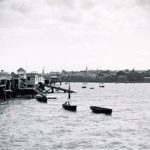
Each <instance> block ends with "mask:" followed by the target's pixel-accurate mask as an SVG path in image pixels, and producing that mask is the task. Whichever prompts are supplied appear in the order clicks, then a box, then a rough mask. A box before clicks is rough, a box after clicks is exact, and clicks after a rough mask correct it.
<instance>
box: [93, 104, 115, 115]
mask: <svg viewBox="0 0 150 150" xmlns="http://www.w3.org/2000/svg"><path fill="white" fill-rule="evenodd" d="M90 108H91V109H92V111H93V112H94V113H103V114H108V115H110V114H111V113H112V109H109V108H103V107H98V106H90Z"/></svg>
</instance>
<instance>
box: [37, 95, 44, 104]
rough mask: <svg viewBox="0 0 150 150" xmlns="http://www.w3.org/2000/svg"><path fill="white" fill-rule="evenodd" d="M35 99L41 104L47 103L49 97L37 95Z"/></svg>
mask: <svg viewBox="0 0 150 150" xmlns="http://www.w3.org/2000/svg"><path fill="white" fill-rule="evenodd" d="M35 98H36V99H37V101H39V102H42V103H47V97H46V96H41V95H37V96H36V97H35Z"/></svg>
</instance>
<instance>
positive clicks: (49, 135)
mask: <svg viewBox="0 0 150 150" xmlns="http://www.w3.org/2000/svg"><path fill="white" fill-rule="evenodd" d="M62 86H64V87H66V86H68V85H66V84H63V85H62ZM81 86H82V84H81V83H71V89H72V90H74V91H76V92H77V93H73V94H71V101H70V103H71V104H75V105H77V106H78V107H77V112H69V111H66V110H64V109H63V108H62V106H61V105H62V103H64V102H65V101H66V99H67V94H66V93H54V94H50V95H48V96H56V97H57V99H49V100H48V103H47V104H44V103H39V102H38V101H36V100H35V99H30V100H29V99H15V100H10V101H6V102H1V103H0V150H146V149H147V150H149V149H150V144H149V139H150V84H144V83H141V84H114V83H111V84H110V83H108V84H105V88H99V85H98V83H88V84H87V88H86V89H82V88H81ZM90 87H94V89H90ZM91 105H97V106H101V107H108V108H112V109H113V112H112V115H111V116H109V115H104V114H94V113H92V112H91V110H90V108H89V107H90V106H91Z"/></svg>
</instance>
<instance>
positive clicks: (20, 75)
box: [17, 68, 27, 79]
mask: <svg viewBox="0 0 150 150" xmlns="http://www.w3.org/2000/svg"><path fill="white" fill-rule="evenodd" d="M17 74H18V76H19V77H20V78H21V79H26V78H27V77H26V71H25V70H24V69H23V68H19V69H18V70H17Z"/></svg>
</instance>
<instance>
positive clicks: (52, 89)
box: [44, 84, 76, 93]
mask: <svg viewBox="0 0 150 150" xmlns="http://www.w3.org/2000/svg"><path fill="white" fill-rule="evenodd" d="M44 86H45V87H48V88H49V89H48V90H47V91H46V92H49V91H50V90H51V93H54V89H55V90H60V91H63V92H64V93H69V89H65V88H62V87H57V86H54V85H47V84H44ZM70 93H76V92H75V91H72V90H71V91H70Z"/></svg>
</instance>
